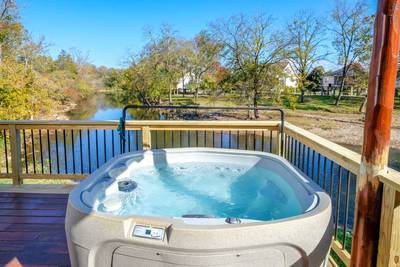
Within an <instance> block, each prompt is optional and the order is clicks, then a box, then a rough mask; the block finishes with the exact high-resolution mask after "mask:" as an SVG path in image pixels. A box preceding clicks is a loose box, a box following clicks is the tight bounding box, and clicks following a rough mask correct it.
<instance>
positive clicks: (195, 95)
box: [194, 86, 199, 103]
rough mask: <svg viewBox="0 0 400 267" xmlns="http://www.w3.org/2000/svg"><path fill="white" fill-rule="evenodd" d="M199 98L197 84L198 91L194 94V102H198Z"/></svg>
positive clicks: (197, 89)
mask: <svg viewBox="0 0 400 267" xmlns="http://www.w3.org/2000/svg"><path fill="white" fill-rule="evenodd" d="M198 98H199V88H198V87H197V86H196V91H195V94H194V102H195V103H197V99H198Z"/></svg>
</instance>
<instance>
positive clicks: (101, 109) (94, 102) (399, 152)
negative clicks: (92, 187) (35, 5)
mask: <svg viewBox="0 0 400 267" xmlns="http://www.w3.org/2000/svg"><path fill="white" fill-rule="evenodd" d="M122 108H123V105H121V104H119V103H117V102H115V101H112V100H111V99H110V98H109V97H107V96H106V95H104V94H99V95H96V96H95V97H92V98H90V99H88V100H86V101H85V102H83V103H80V104H78V105H77V107H76V108H75V109H74V110H72V111H70V112H69V113H68V114H67V115H68V117H69V118H70V119H71V120H118V119H119V118H120V117H121V111H122ZM133 117H134V115H133V114H132V113H130V114H128V119H129V118H130V119H132V118H133ZM341 145H343V146H345V147H347V148H348V149H351V150H353V151H355V152H357V153H360V152H361V145H349V144H341ZM389 158H390V162H389V166H390V167H392V168H394V169H397V170H400V149H394V148H393V149H391V150H390V155H389Z"/></svg>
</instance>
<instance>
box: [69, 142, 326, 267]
mask: <svg viewBox="0 0 400 267" xmlns="http://www.w3.org/2000/svg"><path fill="white" fill-rule="evenodd" d="M66 233H67V240H68V249H69V254H70V258H71V263H72V266H93V267H94V266H96V267H101V266H114V267H115V266H116V267H119V266H274V267H277V266H325V265H326V264H327V255H328V253H329V247H330V242H331V238H332V222H331V202H330V198H329V196H328V195H327V194H326V193H324V192H323V191H322V189H320V188H319V187H318V186H317V185H316V184H314V183H313V182H312V181H310V180H308V179H307V178H306V177H305V176H304V175H303V174H302V173H301V172H300V171H299V170H297V169H295V168H294V167H293V166H292V165H291V164H290V163H289V162H287V161H286V160H285V159H283V158H281V157H278V156H276V155H273V154H269V153H263V152H249V151H242V150H231V149H229V150H228V149H211V148H196V149H193V148H188V149H164V150H153V151H147V152H134V153H127V154H123V155H120V156H118V157H115V158H114V159H112V160H111V161H109V162H108V163H106V164H105V165H104V166H103V167H101V168H100V169H98V170H97V171H96V172H94V173H93V174H91V175H90V176H89V177H88V178H87V179H86V180H84V181H83V182H81V183H80V184H79V186H77V187H76V188H75V189H74V190H73V191H72V192H71V194H70V197H69V200H68V209H67V216H66Z"/></svg>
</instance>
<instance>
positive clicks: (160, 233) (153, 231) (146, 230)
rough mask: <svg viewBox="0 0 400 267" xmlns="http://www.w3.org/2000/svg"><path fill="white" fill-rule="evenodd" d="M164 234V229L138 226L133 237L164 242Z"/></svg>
mask: <svg viewBox="0 0 400 267" xmlns="http://www.w3.org/2000/svg"><path fill="white" fill-rule="evenodd" d="M164 232H165V230H164V229H163V228H158V227H151V226H145V225H136V226H135V228H134V229H133V234H132V235H133V236H137V237H144V238H150V239H156V240H163V239H164Z"/></svg>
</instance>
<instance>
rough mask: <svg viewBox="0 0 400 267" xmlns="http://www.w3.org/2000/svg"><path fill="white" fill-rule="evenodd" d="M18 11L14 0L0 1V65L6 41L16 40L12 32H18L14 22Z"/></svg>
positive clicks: (16, 24)
mask: <svg viewBox="0 0 400 267" xmlns="http://www.w3.org/2000/svg"><path fill="white" fill-rule="evenodd" d="M17 16H18V9H17V5H16V2H15V0H0V63H2V62H3V58H4V51H3V50H4V46H6V45H7V44H6V43H7V41H9V40H7V39H10V37H11V39H13V38H16V36H13V35H15V34H13V31H15V30H16V29H17V30H18V28H19V27H18V25H19V23H17V22H16V19H17Z"/></svg>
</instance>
